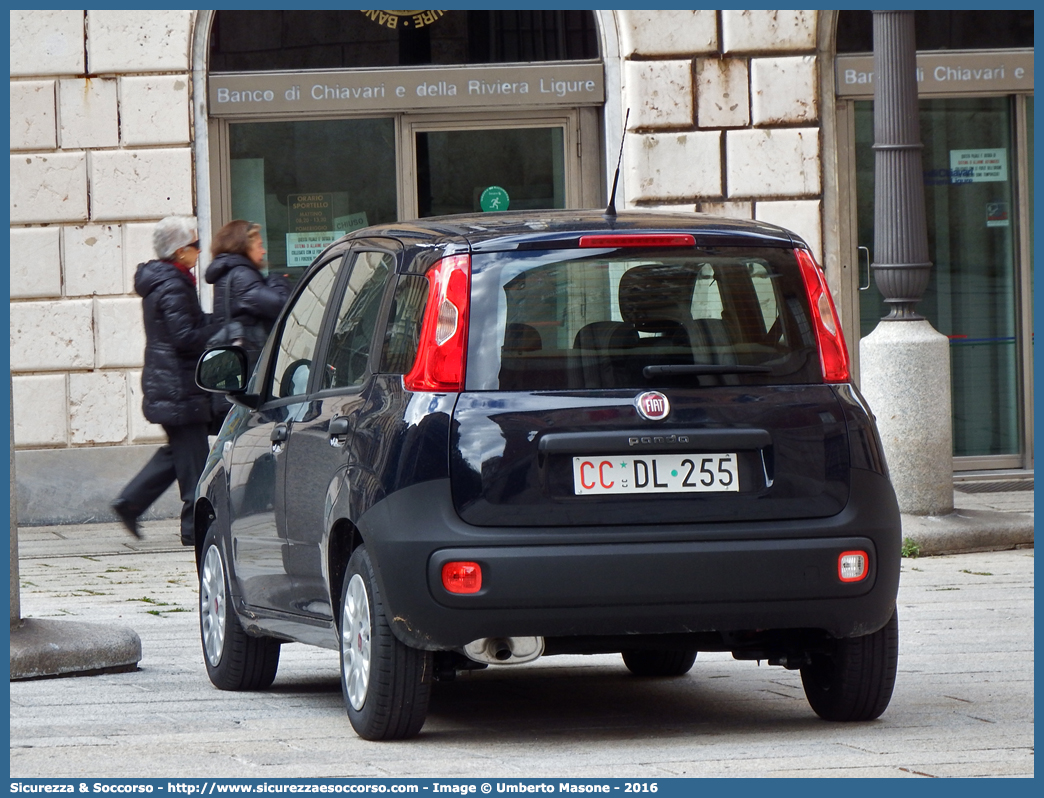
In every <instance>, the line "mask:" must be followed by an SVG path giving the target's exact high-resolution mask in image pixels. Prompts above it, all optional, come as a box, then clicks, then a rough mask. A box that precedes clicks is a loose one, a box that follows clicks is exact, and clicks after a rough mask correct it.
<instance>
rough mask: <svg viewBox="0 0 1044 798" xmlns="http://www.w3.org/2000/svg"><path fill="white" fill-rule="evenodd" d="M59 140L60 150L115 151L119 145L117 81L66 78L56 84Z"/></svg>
mask: <svg viewBox="0 0 1044 798" xmlns="http://www.w3.org/2000/svg"><path fill="white" fill-rule="evenodd" d="M58 119H59V125H58V139H59V142H60V146H61V147H62V148H63V149H66V150H71V149H90V148H92V147H115V146H116V145H117V144H119V143H120V130H119V122H118V119H117V114H116V81H115V80H112V79H106V78H69V79H67V80H60V81H58Z"/></svg>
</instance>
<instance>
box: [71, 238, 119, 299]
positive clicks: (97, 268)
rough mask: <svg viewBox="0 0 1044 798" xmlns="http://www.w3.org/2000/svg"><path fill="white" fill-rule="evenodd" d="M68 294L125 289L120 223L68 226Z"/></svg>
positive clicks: (91, 293) (79, 294) (112, 291)
mask: <svg viewBox="0 0 1044 798" xmlns="http://www.w3.org/2000/svg"><path fill="white" fill-rule="evenodd" d="M62 234H63V235H64V237H65V247H64V250H65V295H66V296H69V297H75V296H93V295H95V294H123V293H126V288H125V286H124V276H123V233H122V231H121V230H120V228H119V226H118V225H111V224H88V225H83V226H80V227H66V228H64V229H63V230H62Z"/></svg>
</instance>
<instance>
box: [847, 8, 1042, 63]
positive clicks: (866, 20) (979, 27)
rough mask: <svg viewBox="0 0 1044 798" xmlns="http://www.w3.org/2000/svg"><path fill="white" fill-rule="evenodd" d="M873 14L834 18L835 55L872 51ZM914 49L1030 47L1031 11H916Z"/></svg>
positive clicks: (851, 14) (849, 14)
mask: <svg viewBox="0 0 1044 798" xmlns="http://www.w3.org/2000/svg"><path fill="white" fill-rule="evenodd" d="M873 16H874V15H873V12H872V11H841V12H839V13H838V16H837V52H839V53H869V52H872V51H873V49H874V22H873ZM914 27H915V29H916V31H917V49H918V51H926V50H993V49H1009V48H1018V47H1032V46H1033V11H1031V10H1019V11H1001V10H995V9H994V10H988V11H987V10H981V11H972V10H969V11H915V12H914Z"/></svg>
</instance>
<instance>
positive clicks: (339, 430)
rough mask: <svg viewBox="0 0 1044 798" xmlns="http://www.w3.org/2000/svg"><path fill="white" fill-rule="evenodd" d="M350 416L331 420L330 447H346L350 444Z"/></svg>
mask: <svg viewBox="0 0 1044 798" xmlns="http://www.w3.org/2000/svg"><path fill="white" fill-rule="evenodd" d="M348 429H349V422H348V416H337V417H336V418H333V419H331V420H330V430H329V431H330V445H331V446H344V445H345V444H346V443H347V442H348Z"/></svg>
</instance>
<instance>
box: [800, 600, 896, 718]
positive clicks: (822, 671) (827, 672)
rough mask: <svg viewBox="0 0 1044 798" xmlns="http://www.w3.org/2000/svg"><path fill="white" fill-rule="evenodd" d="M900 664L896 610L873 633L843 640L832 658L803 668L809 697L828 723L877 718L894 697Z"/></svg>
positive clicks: (813, 661)
mask: <svg viewBox="0 0 1044 798" xmlns="http://www.w3.org/2000/svg"><path fill="white" fill-rule="evenodd" d="M898 662H899V617H898V615H897V614H896V613H895V612H893V613H892V617H891V618H890V619H889V621H888V623H886V624H885V625H884V627H883V628H881V629H879V630H878V631H876V632H874V633H873V634H869V635H864V636H863V637H851V638H844V639H840V640H837V641H835V646H834V651H833V653H832V654H812V656H811V661H810V662H809V664H807V665H805V666H804V667H802V668H801V683H802V685H803V686H804V688H805V697H806V698H807V699H808V703H809V704H810V705H811V706H812V709H813V710H814V711H815V713H816V714H817V715H819V717H821V718H823V719H824V720H836V721H862V720H873V719H874V718H877V717H880V715H881V713H882V712H884V711H885V709H886V708H887V707H888V702H889V701H890V700H891V698H892V689H893V688H894V687H895V672H896V668H897V666H898Z"/></svg>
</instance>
